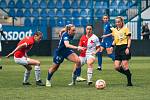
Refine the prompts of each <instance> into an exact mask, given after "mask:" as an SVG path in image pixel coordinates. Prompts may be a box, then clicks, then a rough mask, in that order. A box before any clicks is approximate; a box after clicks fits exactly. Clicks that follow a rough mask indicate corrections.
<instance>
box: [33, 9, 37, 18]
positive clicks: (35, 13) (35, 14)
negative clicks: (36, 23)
mask: <svg viewBox="0 0 150 100" xmlns="http://www.w3.org/2000/svg"><path fill="white" fill-rule="evenodd" d="M32 16H33V17H39V11H38V10H37V9H34V10H33V11H32Z"/></svg>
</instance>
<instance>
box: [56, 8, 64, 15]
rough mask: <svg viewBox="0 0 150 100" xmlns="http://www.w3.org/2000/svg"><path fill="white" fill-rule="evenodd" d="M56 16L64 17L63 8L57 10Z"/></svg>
mask: <svg viewBox="0 0 150 100" xmlns="http://www.w3.org/2000/svg"><path fill="white" fill-rule="evenodd" d="M56 16H57V17H63V12H62V10H60V9H58V10H57V11H56Z"/></svg>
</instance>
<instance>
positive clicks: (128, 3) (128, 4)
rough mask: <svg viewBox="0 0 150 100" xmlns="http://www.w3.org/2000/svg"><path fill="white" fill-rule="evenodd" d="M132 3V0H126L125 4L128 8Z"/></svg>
mask: <svg viewBox="0 0 150 100" xmlns="http://www.w3.org/2000/svg"><path fill="white" fill-rule="evenodd" d="M133 4H134V3H133V2H132V0H129V1H127V4H126V6H127V7H128V8H130V7H131V6H132V5H133Z"/></svg>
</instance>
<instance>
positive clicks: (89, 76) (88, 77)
mask: <svg viewBox="0 0 150 100" xmlns="http://www.w3.org/2000/svg"><path fill="white" fill-rule="evenodd" d="M92 75H93V68H88V70H87V81H88V82H91V79H92Z"/></svg>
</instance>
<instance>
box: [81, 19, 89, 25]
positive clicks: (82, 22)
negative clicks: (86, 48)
mask: <svg viewBox="0 0 150 100" xmlns="http://www.w3.org/2000/svg"><path fill="white" fill-rule="evenodd" d="M87 24H88V20H87V19H85V18H83V19H81V25H82V26H86V25H87Z"/></svg>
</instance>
